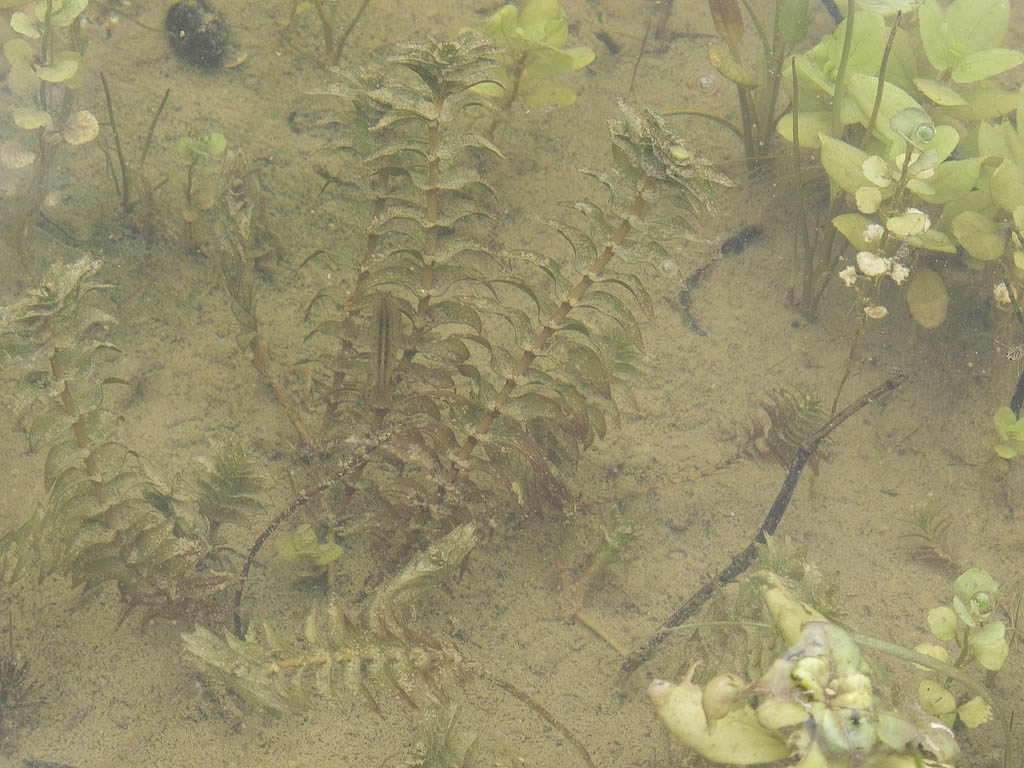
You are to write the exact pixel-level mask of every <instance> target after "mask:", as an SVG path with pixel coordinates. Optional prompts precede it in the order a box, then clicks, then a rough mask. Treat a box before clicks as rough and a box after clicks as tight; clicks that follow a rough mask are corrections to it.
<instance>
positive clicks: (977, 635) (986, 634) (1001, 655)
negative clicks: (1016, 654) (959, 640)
mask: <svg viewBox="0 0 1024 768" xmlns="http://www.w3.org/2000/svg"><path fill="white" fill-rule="evenodd" d="M1005 635H1006V627H1005V626H1004V625H1003V622H1001V621H992V622H989V623H988V624H986V625H985V626H983V627H980V628H979V629H976V630H973V631H972V632H971V633H970V634H969V635H968V636H967V644H968V645H970V646H971V648H972V650H973V651H974V658H975V659H977V661H978V663H979V664H980V665H981V666H983V667H984V668H985V669H987V670H989V671H992V672H996V671H998V670H1000V669H1002V667H1003V664H1005V663H1006V657H1007V656H1008V655H1009V653H1010V646H1009V644H1008V643H1007V642H1006V636H1005Z"/></svg>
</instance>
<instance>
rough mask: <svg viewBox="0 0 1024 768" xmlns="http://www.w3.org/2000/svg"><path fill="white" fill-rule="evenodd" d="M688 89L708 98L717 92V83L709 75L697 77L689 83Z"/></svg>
mask: <svg viewBox="0 0 1024 768" xmlns="http://www.w3.org/2000/svg"><path fill="white" fill-rule="evenodd" d="M690 87H691V88H695V89H696V90H698V91H700V92H701V93H703V94H705V95H708V96H710V95H711V94H712V93H714V92H715V91H717V90H718V81H717V80H716V79H715V78H714V77H712V76H711V75H707V74H705V75H698V76H697V77H695V78H693V80H691V81H690Z"/></svg>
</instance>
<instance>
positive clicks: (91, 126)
mask: <svg viewBox="0 0 1024 768" xmlns="http://www.w3.org/2000/svg"><path fill="white" fill-rule="evenodd" d="M99 133H100V124H99V122H98V121H97V120H96V117H95V116H94V115H93V113H92V112H90V111H89V110H87V109H83V110H80V111H78V112H75V114H73V115H72V116H71V117H69V118H68V120H67V122H66V123H64V127H63V128H62V129H61V132H60V135H61V136H62V137H63V138H64V141H66V142H67V143H68V144H70V145H71V146H73V147H79V146H81V145H82V144H88V143H89V142H90V141H92V140H93V139H95V138H96V137H97V136H99Z"/></svg>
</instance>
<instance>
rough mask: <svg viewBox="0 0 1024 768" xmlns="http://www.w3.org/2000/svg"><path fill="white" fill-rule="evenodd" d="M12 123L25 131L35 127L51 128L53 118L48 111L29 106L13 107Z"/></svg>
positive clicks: (32, 129)
mask: <svg viewBox="0 0 1024 768" xmlns="http://www.w3.org/2000/svg"><path fill="white" fill-rule="evenodd" d="M14 124H15V125H16V126H18V127H19V128H24V129H25V130H26V131H34V130H35V129H36V128H51V127H52V126H53V119H52V118H51V117H50V113H49V112H44V111H43V110H41V109H30V108H29V107H15V109H14Z"/></svg>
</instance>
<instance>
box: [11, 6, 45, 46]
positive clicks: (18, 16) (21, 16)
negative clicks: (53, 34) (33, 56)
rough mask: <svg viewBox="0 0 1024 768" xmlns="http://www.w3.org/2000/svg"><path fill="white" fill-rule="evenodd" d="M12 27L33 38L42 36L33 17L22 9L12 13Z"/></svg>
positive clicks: (19, 32) (20, 33)
mask: <svg viewBox="0 0 1024 768" xmlns="http://www.w3.org/2000/svg"><path fill="white" fill-rule="evenodd" d="M11 29H13V30H14V31H15V32H17V33H18V34H19V35H24V36H25V37H28V38H31V39H33V40H36V39H38V38H40V37H42V33H41V32H40V31H39V30H38V29H36V26H35V24H33V23H32V18H31V17H30V16H28V14H25V13H22V12H21V11H18V12H17V13H14V14H11Z"/></svg>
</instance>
